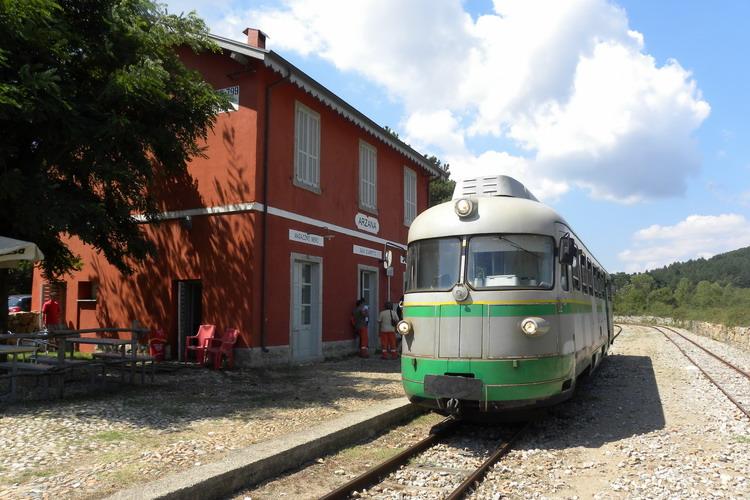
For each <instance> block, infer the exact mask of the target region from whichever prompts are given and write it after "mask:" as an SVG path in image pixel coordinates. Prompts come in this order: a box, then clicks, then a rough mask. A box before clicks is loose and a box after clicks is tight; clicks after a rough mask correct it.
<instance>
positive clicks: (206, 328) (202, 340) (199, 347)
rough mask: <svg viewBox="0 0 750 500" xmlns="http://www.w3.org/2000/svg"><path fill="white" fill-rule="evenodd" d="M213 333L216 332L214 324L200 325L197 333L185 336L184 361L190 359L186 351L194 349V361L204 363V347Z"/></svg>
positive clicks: (212, 336)
mask: <svg viewBox="0 0 750 500" xmlns="http://www.w3.org/2000/svg"><path fill="white" fill-rule="evenodd" d="M215 333H216V326H214V325H201V326H200V328H198V334H197V335H192V336H189V337H185V358H184V361H185V362H187V361H188V359H190V358H189V357H188V352H190V351H194V352H195V361H196V362H198V363H205V362H206V349H207V348H208V342H209V341H210V340H211V339H212V338H214V334H215ZM199 356H200V357H199Z"/></svg>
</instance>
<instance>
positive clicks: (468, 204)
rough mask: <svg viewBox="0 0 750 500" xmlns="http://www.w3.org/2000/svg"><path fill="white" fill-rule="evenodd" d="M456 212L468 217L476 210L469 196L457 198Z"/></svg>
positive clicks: (460, 215)
mask: <svg viewBox="0 0 750 500" xmlns="http://www.w3.org/2000/svg"><path fill="white" fill-rule="evenodd" d="M453 206H454V208H455V209H456V214H457V215H458V216H459V217H467V216H469V215H471V213H472V212H473V211H474V202H473V201H471V200H469V199H467V198H460V199H458V200H456V203H455V205H453Z"/></svg>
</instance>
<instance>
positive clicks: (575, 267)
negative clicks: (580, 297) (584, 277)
mask: <svg viewBox="0 0 750 500" xmlns="http://www.w3.org/2000/svg"><path fill="white" fill-rule="evenodd" d="M580 262H581V257H580V253H579V254H578V255H576V256H574V257H573V263H572V264H571V265H570V269H571V271H572V275H573V288H575V289H576V290H580V289H581V273H580V268H581V266H580Z"/></svg>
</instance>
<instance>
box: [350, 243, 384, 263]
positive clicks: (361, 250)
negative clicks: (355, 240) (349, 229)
mask: <svg viewBox="0 0 750 500" xmlns="http://www.w3.org/2000/svg"><path fill="white" fill-rule="evenodd" d="M352 251H353V252H354V253H355V254H357V255H364V256H365V257H372V258H373V259H378V260H383V252H381V251H380V250H375V249H374V248H367V247H361V246H359V245H354V246H353V249H352Z"/></svg>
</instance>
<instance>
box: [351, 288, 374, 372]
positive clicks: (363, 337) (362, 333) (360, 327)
mask: <svg viewBox="0 0 750 500" xmlns="http://www.w3.org/2000/svg"><path fill="white" fill-rule="evenodd" d="M368 316H369V312H368V310H367V305H366V304H365V299H359V300H357V306H356V307H355V308H354V311H352V321H353V323H354V333H355V335H356V334H359V357H360V358H369V357H370V352H369V350H368V342H367V341H368V338H367V325H368V323H369V317H368Z"/></svg>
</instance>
